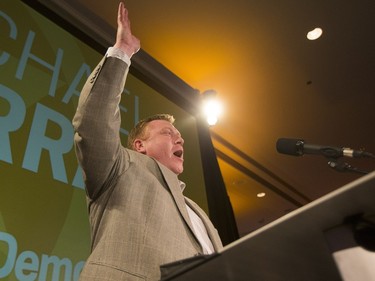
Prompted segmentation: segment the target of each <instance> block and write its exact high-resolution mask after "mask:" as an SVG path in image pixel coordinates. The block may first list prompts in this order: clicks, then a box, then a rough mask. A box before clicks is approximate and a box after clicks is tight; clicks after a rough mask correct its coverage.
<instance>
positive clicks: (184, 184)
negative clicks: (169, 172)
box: [180, 181, 186, 191]
mask: <svg viewBox="0 0 375 281" xmlns="http://www.w3.org/2000/svg"><path fill="white" fill-rule="evenodd" d="M180 187H181V191H184V189H185V187H186V183H184V182H183V181H180Z"/></svg>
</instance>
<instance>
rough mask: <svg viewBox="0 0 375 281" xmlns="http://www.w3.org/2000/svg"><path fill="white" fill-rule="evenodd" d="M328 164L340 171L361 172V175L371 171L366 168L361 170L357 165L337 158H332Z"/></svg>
mask: <svg viewBox="0 0 375 281" xmlns="http://www.w3.org/2000/svg"><path fill="white" fill-rule="evenodd" d="M328 165H329V166H330V167H331V168H332V169H334V170H336V171H338V172H354V173H358V174H361V175H366V174H368V173H370V172H368V171H364V170H360V169H358V168H355V167H353V166H351V165H349V164H348V163H345V162H340V161H338V160H337V159H330V160H329V161H328Z"/></svg>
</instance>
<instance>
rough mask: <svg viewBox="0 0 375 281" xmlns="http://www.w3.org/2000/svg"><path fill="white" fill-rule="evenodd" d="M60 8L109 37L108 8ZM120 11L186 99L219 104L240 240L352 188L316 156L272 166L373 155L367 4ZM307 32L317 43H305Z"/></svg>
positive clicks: (374, 66) (205, 1) (373, 63)
mask: <svg viewBox="0 0 375 281" xmlns="http://www.w3.org/2000/svg"><path fill="white" fill-rule="evenodd" d="M42 2H43V1H42ZM58 2H59V3H60V5H61V3H62V5H65V4H67V5H73V3H74V5H82V6H83V7H85V9H87V11H89V12H90V13H94V14H96V15H97V16H99V17H100V18H102V19H103V20H105V21H106V22H107V23H109V24H110V25H111V26H113V27H115V26H116V12H117V6H118V1H117V0H107V1H91V0H75V1H68V0H65V1H58ZM64 3H65V4H64ZM125 4H126V6H127V8H128V10H129V14H130V19H131V23H132V30H133V33H134V34H135V35H136V36H137V37H139V38H140V40H141V45H142V49H143V50H144V51H145V52H147V53H148V54H150V55H151V56H152V57H154V58H155V59H156V60H157V61H159V62H160V63H161V64H162V65H164V66H165V67H166V68H168V69H169V70H170V71H172V72H173V73H175V74H176V75H177V76H179V77H180V78H181V79H182V80H184V81H185V82H186V83H187V84H189V85H190V86H191V87H193V88H196V89H198V90H200V91H202V92H203V91H205V90H207V89H215V90H216V91H217V92H218V98H219V99H221V101H222V102H223V104H224V106H225V111H224V114H223V116H222V118H221V120H220V121H219V123H218V124H217V125H216V126H214V127H212V128H211V129H210V130H211V136H212V139H213V142H214V146H215V149H216V152H217V156H218V160H219V164H220V168H221V171H222V174H223V177H224V181H225V184H226V188H227V190H228V194H229V196H230V199H231V202H232V205H233V209H234V212H235V217H236V220H237V224H238V229H239V232H240V235H241V236H242V235H245V234H247V233H249V232H251V231H253V230H255V229H257V228H259V227H261V226H263V225H265V224H267V223H269V222H271V221H273V220H275V219H276V218H278V217H280V216H282V215H284V214H286V213H288V212H290V211H292V210H294V209H297V208H298V207H299V206H301V205H305V204H307V203H308V202H309V201H311V200H314V199H316V198H319V197H321V196H322V195H324V194H327V193H328V192H330V191H332V190H335V189H337V188H338V187H340V186H342V185H344V184H346V183H348V182H350V181H352V180H354V179H356V178H358V177H360V176H361V175H360V174H356V173H342V172H337V171H334V170H333V169H332V168H330V167H329V166H328V164H327V162H328V160H327V159H326V158H324V157H323V156H311V155H305V156H303V157H293V156H287V155H282V154H279V153H277V151H276V149H275V143H276V141H277V139H278V138H280V137H290V138H302V139H305V141H306V142H308V143H313V144H321V145H332V146H338V147H342V146H348V147H351V148H353V149H365V150H366V151H369V152H375V132H374V129H373V127H372V125H371V124H372V122H373V121H374V119H375V111H374V105H375V83H373V82H374V80H375V39H374V38H373V36H374V35H373V33H374V27H375V16H374V15H375V2H374V1H373V0H357V1H342V0H314V1H313V0H310V1H307V0H285V1H278V0H268V1H260V0H258V1H254V0H232V1H210V0H199V1H198V0H196V1H175V0H173V1H172V0H159V1H148V0H128V1H126V3H125ZM315 27H320V28H322V29H323V35H322V37H321V38H319V39H318V40H315V41H309V40H307V38H306V34H307V32H308V31H310V30H312V29H314V28H315ZM340 160H341V161H344V162H346V163H349V164H351V165H352V166H355V167H357V168H360V169H363V170H367V171H372V170H374V167H375V160H373V159H350V158H345V159H344V158H343V159H340ZM260 192H264V193H265V194H266V196H265V197H263V198H257V196H256V195H257V194H258V193H260Z"/></svg>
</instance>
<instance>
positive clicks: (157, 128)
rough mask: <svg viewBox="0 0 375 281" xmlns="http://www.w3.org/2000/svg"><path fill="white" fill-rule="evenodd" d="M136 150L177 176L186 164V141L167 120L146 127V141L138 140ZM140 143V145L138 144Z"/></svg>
mask: <svg viewBox="0 0 375 281" xmlns="http://www.w3.org/2000/svg"><path fill="white" fill-rule="evenodd" d="M135 142H136V150H137V151H138V152H141V153H144V154H146V155H148V156H150V157H152V158H154V159H156V160H158V161H159V162H160V163H162V164H163V165H164V166H166V167H167V168H169V169H170V170H171V171H172V172H174V173H175V174H177V175H178V174H181V173H182V171H183V169H184V168H183V163H184V157H183V156H184V154H183V153H184V150H183V144H184V140H183V139H182V137H181V134H180V132H179V131H178V130H177V129H176V128H175V127H174V126H173V125H172V124H171V123H170V122H168V121H166V120H154V121H151V122H150V123H148V125H147V127H146V139H145V140H136V141H135ZM137 142H138V143H137Z"/></svg>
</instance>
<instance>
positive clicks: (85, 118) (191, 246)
mask: <svg viewBox="0 0 375 281" xmlns="http://www.w3.org/2000/svg"><path fill="white" fill-rule="evenodd" d="M117 23H118V29H117V36H116V43H115V45H114V46H113V47H111V48H109V49H108V51H107V54H106V56H105V57H104V58H103V59H102V60H101V62H100V63H99V65H98V66H97V67H96V68H95V70H94V71H93V73H92V74H91V75H90V77H89V78H88V80H87V82H86V84H85V86H84V87H83V89H82V92H81V96H80V99H79V104H78V108H77V112H76V114H75V116H74V119H73V126H74V129H75V136H74V142H75V148H76V154H77V158H78V160H79V163H80V165H81V167H82V169H83V175H84V181H85V186H86V194H87V203H88V211H89V220H90V225H91V240H92V248H91V254H90V256H89V258H88V260H87V262H86V265H85V267H84V269H83V271H82V273H81V279H80V280H90V281H92V280H116V281H119V280H159V279H160V268H159V266H160V265H162V264H166V263H170V262H173V261H177V260H181V259H185V258H188V257H193V256H197V255H203V254H211V253H214V252H216V251H218V250H220V249H221V248H222V244H221V241H220V238H219V235H218V233H217V231H216V229H215V228H214V226H213V225H212V223H211V222H210V220H209V218H208V217H207V216H206V214H205V213H204V212H203V211H202V210H201V209H200V208H199V207H198V206H197V205H196V204H195V203H194V202H192V201H191V200H189V199H188V198H186V197H184V196H183V194H182V191H183V188H184V183H182V182H181V181H179V179H178V175H179V174H180V173H181V172H182V171H183V144H184V140H183V139H182V137H181V134H180V133H179V131H178V130H177V129H176V128H175V127H174V126H173V117H172V116H170V115H167V114H159V115H155V116H152V117H150V118H148V119H145V120H143V121H141V122H140V123H139V124H138V125H137V126H136V127H135V128H134V129H133V130H132V132H131V133H130V135H129V141H128V143H129V144H128V146H129V147H130V149H129V148H125V147H123V146H122V145H121V143H120V136H119V129H120V122H121V121H120V110H119V102H120V98H121V93H122V91H123V88H124V85H125V80H126V76H127V73H128V69H129V66H130V58H131V56H132V55H133V54H134V53H136V52H137V51H138V50H139V48H140V43H139V40H138V39H137V38H136V37H134V36H133V35H132V33H131V30H130V22H129V20H128V14H127V10H126V9H125V7H124V5H123V3H120V5H119V10H118V19H117Z"/></svg>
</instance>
